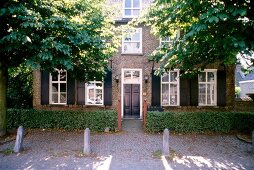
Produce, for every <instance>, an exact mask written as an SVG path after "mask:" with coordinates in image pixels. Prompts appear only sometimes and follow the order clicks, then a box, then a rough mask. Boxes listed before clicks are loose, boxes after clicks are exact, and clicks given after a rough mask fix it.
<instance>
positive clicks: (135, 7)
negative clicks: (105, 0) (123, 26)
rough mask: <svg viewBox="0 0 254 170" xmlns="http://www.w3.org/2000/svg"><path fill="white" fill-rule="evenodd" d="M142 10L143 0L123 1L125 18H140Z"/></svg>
mask: <svg viewBox="0 0 254 170" xmlns="http://www.w3.org/2000/svg"><path fill="white" fill-rule="evenodd" d="M140 10H141V0H124V1H123V17H124V18H135V17H138V16H139V14H140Z"/></svg>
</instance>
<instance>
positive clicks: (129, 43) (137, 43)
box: [122, 28, 142, 54]
mask: <svg viewBox="0 0 254 170" xmlns="http://www.w3.org/2000/svg"><path fill="white" fill-rule="evenodd" d="M122 53H123V54H140V53H142V28H137V29H132V30H127V31H126V32H125V33H124V34H123V38H122Z"/></svg>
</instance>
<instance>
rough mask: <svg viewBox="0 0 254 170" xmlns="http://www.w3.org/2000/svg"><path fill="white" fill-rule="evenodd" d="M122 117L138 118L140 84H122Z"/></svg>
mask: <svg viewBox="0 0 254 170" xmlns="http://www.w3.org/2000/svg"><path fill="white" fill-rule="evenodd" d="M123 107H124V109H123V111H124V113H123V114H124V118H139V114H140V85H139V84H125V85H124V106H123Z"/></svg>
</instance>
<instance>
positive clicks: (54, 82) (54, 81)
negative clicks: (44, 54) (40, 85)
mask: <svg viewBox="0 0 254 170" xmlns="http://www.w3.org/2000/svg"><path fill="white" fill-rule="evenodd" d="M49 92H50V95H49V98H50V104H66V103H67V72H66V71H64V70H57V69H56V71H55V72H54V73H52V74H50V91H49Z"/></svg>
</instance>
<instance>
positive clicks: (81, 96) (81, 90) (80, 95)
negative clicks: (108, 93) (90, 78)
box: [77, 81, 86, 105]
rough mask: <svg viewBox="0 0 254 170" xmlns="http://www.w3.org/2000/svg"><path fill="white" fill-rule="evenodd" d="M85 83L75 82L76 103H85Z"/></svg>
mask: <svg viewBox="0 0 254 170" xmlns="http://www.w3.org/2000/svg"><path fill="white" fill-rule="evenodd" d="M85 92H86V83H85V82H84V81H83V82H80V81H78V82H77V104H79V105H85V104H86V93H85Z"/></svg>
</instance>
